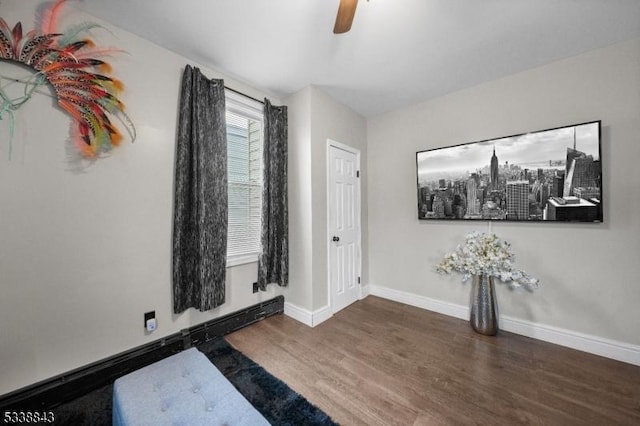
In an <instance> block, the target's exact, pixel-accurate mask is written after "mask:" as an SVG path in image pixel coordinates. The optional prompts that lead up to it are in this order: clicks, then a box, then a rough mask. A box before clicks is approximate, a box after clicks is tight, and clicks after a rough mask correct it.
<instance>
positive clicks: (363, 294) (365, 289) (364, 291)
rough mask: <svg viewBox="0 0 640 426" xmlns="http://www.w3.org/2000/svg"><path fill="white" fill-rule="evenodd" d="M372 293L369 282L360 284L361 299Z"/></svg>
mask: <svg viewBox="0 0 640 426" xmlns="http://www.w3.org/2000/svg"><path fill="white" fill-rule="evenodd" d="M370 294H371V286H370V285H369V284H366V285H361V286H360V294H359V295H358V298H359V299H360V300H362V299H364V298H365V297H367V296H368V295H370Z"/></svg>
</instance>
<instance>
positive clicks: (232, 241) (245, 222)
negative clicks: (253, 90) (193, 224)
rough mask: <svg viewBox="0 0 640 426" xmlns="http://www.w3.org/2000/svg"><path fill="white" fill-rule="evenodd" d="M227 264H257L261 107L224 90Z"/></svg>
mask: <svg viewBox="0 0 640 426" xmlns="http://www.w3.org/2000/svg"><path fill="white" fill-rule="evenodd" d="M226 96H227V99H226V104H227V115H226V118H227V168H228V170H227V173H228V180H229V228H228V234H227V265H228V266H230V265H234V264H240V263H246V262H252V261H256V260H257V259H258V254H259V253H260V251H261V248H260V224H261V209H262V123H263V113H262V104H260V103H259V102H256V101H252V100H249V99H246V98H245V97H243V96H240V95H237V94H235V93H233V92H230V91H228V90H227V92H226Z"/></svg>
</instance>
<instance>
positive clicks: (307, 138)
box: [284, 88, 314, 310]
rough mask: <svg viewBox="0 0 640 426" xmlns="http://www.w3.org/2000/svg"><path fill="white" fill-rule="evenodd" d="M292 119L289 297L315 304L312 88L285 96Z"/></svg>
mask: <svg viewBox="0 0 640 426" xmlns="http://www.w3.org/2000/svg"><path fill="white" fill-rule="evenodd" d="M284 102H285V104H286V105H287V119H288V132H289V134H288V135H289V140H288V170H287V172H288V175H287V176H288V191H289V193H288V196H289V285H288V287H287V288H286V290H285V299H286V301H287V302H288V303H292V304H294V305H295V306H297V307H300V308H303V309H307V310H310V309H311V306H312V297H313V295H312V284H313V278H312V265H313V236H312V232H311V229H312V218H313V212H314V208H313V203H312V200H311V88H306V89H303V90H301V91H299V92H298V93H296V94H294V95H292V96H289V97H287V98H286V99H284Z"/></svg>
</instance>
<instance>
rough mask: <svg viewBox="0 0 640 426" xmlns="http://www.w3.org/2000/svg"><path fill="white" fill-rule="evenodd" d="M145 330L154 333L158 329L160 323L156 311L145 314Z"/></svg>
mask: <svg viewBox="0 0 640 426" xmlns="http://www.w3.org/2000/svg"><path fill="white" fill-rule="evenodd" d="M144 328H145V330H147V331H148V332H152V331H153V330H155V329H156V328H158V323H157V321H156V311H151V312H146V313H145V314H144Z"/></svg>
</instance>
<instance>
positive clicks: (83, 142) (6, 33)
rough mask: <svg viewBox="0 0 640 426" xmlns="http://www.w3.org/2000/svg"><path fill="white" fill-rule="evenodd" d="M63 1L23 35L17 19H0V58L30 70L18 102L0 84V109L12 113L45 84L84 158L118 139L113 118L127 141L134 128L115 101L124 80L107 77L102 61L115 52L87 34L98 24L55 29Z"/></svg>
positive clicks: (101, 151) (108, 68) (103, 150)
mask: <svg viewBox="0 0 640 426" xmlns="http://www.w3.org/2000/svg"><path fill="white" fill-rule="evenodd" d="M66 1H67V0H55V1H54V2H52V3H51V4H50V5H49V6H48V7H47V8H46V9H45V10H44V12H43V13H42V16H41V24H40V26H39V28H38V29H37V30H31V31H29V32H27V33H26V34H23V31H22V24H21V23H20V22H18V23H17V24H16V25H15V26H14V27H13V29H11V28H10V27H9V26H8V25H7V23H6V22H5V20H4V19H3V18H1V17H0V60H6V61H14V62H19V63H22V64H24V65H26V66H28V67H29V68H31V69H32V70H33V71H34V72H35V75H34V77H32V78H30V79H29V80H28V81H27V82H26V83H25V84H26V85H27V86H31V88H30V89H29V94H28V96H26V97H24V98H23V99H20V100H19V101H12V100H11V99H9V98H8V97H7V96H6V95H5V94H4V93H1V92H2V90H1V88H0V95H1V98H0V102H2V104H0V107H1V108H0V110H3V111H9V112H11V113H13V112H12V111H13V110H15V109H17V108H19V107H20V106H21V105H22V104H23V103H24V102H26V101H27V100H28V97H29V96H30V95H31V93H33V91H34V90H35V88H36V86H37V85H39V84H46V83H49V84H50V85H51V87H52V88H53V90H54V93H55V97H56V99H57V102H58V105H59V106H60V108H62V110H64V111H65V112H66V113H67V114H68V115H69V116H70V117H71V120H72V125H71V140H72V142H73V144H74V145H75V146H76V147H77V148H78V150H79V151H80V153H81V154H82V155H83V156H85V157H96V156H98V155H100V154H104V153H106V152H108V151H110V150H111V149H112V148H113V147H114V146H117V145H119V144H120V142H121V141H122V140H123V135H122V132H121V131H120V129H119V127H118V126H117V125H116V124H115V122H114V121H115V120H117V122H118V123H119V124H121V125H122V126H123V127H124V128H125V129H126V131H127V133H128V134H129V136H130V137H131V140H132V141H133V140H135V136H136V134H135V127H134V125H133V123H132V121H131V120H130V119H129V117H128V116H127V114H126V113H125V106H124V104H123V103H122V101H120V100H119V99H118V95H119V94H120V93H121V91H122V90H123V84H122V82H120V81H119V80H117V79H115V78H113V77H111V76H110V75H109V74H110V73H111V66H110V65H109V64H108V63H107V62H105V61H104V60H103V59H104V57H105V56H108V55H111V54H113V53H117V52H120V50H119V49H115V48H101V47H98V46H96V45H95V43H94V42H93V41H92V40H91V38H89V37H88V36H87V33H88V31H89V30H90V29H93V28H96V27H99V25H98V24H95V23H91V22H86V23H82V24H77V25H75V26H73V27H71V28H69V29H68V30H67V31H66V33H65V32H64V31H60V30H59V29H58V23H59V22H58V21H59V17H60V13H61V11H62V9H63V5H64V3H66ZM26 92H27V91H26V90H25V93H26ZM0 118H1V116H0ZM114 119H115V120H114Z"/></svg>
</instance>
